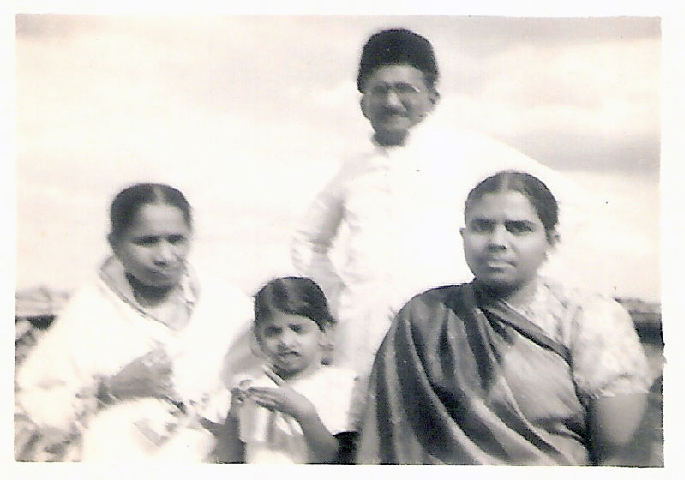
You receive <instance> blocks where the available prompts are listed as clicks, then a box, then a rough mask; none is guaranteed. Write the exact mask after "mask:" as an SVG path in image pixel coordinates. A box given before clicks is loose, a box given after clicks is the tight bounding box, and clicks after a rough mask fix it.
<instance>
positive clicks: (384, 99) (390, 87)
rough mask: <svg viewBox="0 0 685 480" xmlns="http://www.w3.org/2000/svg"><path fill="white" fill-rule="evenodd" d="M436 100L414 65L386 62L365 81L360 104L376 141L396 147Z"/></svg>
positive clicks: (434, 94)
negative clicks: (389, 63)
mask: <svg viewBox="0 0 685 480" xmlns="http://www.w3.org/2000/svg"><path fill="white" fill-rule="evenodd" d="M437 99H438V94H437V93H436V92H435V91H434V90H433V89H431V88H429V87H428V85H426V80H425V77H424V75H423V72H422V71H421V70H419V69H417V68H415V67H412V66H411V65H386V66H383V67H379V68H377V69H376V70H375V71H374V72H373V73H372V74H371V75H370V76H369V78H368V80H367V81H366V85H364V92H363V95H362V100H361V107H362V112H363V113H364V116H365V117H366V118H368V119H369V122H371V126H372V127H373V129H374V131H375V138H376V141H377V142H378V143H380V144H381V145H386V146H394V145H402V144H404V141H405V139H406V137H407V134H408V133H409V130H410V129H411V128H412V127H413V126H414V125H416V124H417V123H420V122H421V121H422V120H423V119H424V117H425V116H426V114H428V113H429V112H431V111H432V110H433V108H434V107H435V103H436V101H437Z"/></svg>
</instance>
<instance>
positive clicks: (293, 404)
mask: <svg viewBox="0 0 685 480" xmlns="http://www.w3.org/2000/svg"><path fill="white" fill-rule="evenodd" d="M265 373H266V375H267V376H268V377H269V378H270V379H271V380H273V382H274V383H275V384H276V385H278V388H268V387H250V388H249V389H248V393H249V395H250V398H252V399H253V400H254V401H255V403H257V404H258V405H260V406H262V407H264V408H268V409H269V410H277V411H279V412H282V413H285V414H286V415H290V416H291V417H293V418H294V419H295V420H297V421H301V420H303V419H306V418H308V417H310V416H312V415H317V413H316V409H315V408H314V405H312V402H310V401H309V400H308V399H307V398H306V397H304V396H302V395H300V394H299V393H297V392H296V391H295V390H293V389H292V388H291V387H290V386H289V385H287V384H286V383H285V382H284V381H283V380H282V379H281V378H280V377H279V376H278V375H276V374H275V373H273V372H272V371H271V370H266V369H265Z"/></svg>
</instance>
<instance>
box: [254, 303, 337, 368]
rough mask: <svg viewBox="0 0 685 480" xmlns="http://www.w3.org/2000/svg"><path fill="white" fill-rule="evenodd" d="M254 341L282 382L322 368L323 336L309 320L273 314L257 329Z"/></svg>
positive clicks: (317, 327) (301, 317)
mask: <svg viewBox="0 0 685 480" xmlns="http://www.w3.org/2000/svg"><path fill="white" fill-rule="evenodd" d="M256 334H257V339H258V340H259V345H260V346H261V348H262V351H263V352H264V354H265V355H266V356H267V358H268V359H269V361H270V362H271V364H272V367H273V369H274V371H275V372H276V373H277V374H278V375H279V376H280V377H281V378H283V379H288V378H292V377H295V376H298V375H299V374H301V373H306V372H310V371H314V370H316V369H317V368H319V366H320V365H321V350H322V347H321V346H322V344H323V343H324V335H325V334H324V332H323V331H321V329H320V328H319V326H318V325H317V324H316V322H314V321H313V320H311V319H310V318H308V317H304V316H302V315H292V314H289V313H283V312H276V313H275V314H274V315H272V316H271V318H268V319H265V320H263V321H262V322H261V323H260V324H259V326H258V327H257V332H256Z"/></svg>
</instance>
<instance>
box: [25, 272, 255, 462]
mask: <svg viewBox="0 0 685 480" xmlns="http://www.w3.org/2000/svg"><path fill="white" fill-rule="evenodd" d="M180 290H181V292H180V294H179V295H177V296H176V300H175V302H176V303H177V308H178V309H179V312H181V313H183V312H184V311H185V312H187V315H189V319H188V321H187V324H186V325H185V326H184V327H183V328H181V329H180V330H178V331H177V330H174V329H172V328H169V327H168V326H167V325H165V324H164V323H162V322H161V321H158V320H157V319H155V318H154V317H153V316H152V315H149V314H146V313H145V311H144V309H142V308H141V307H140V306H139V305H138V304H137V302H136V301H135V299H134V297H133V293H132V291H131V288H130V285H129V284H128V282H127V281H126V279H125V276H124V272H123V268H122V267H121V264H120V263H119V262H118V261H116V260H115V259H110V260H108V261H107V262H106V263H105V264H104V265H103V267H102V269H101V270H100V275H99V278H98V279H97V280H95V281H93V282H91V283H89V284H87V285H85V286H84V287H83V288H81V289H80V290H79V291H77V292H76V293H75V294H74V296H73V297H72V299H71V300H70V302H69V304H68V305H67V307H66V308H65V310H64V311H63V313H62V314H61V315H60V316H59V318H58V319H57V320H56V321H55V324H54V325H53V326H52V327H51V328H50V330H49V331H48V332H47V333H46V334H45V336H44V337H43V339H42V341H41V342H40V344H39V345H37V346H36V348H35V350H34V351H33V352H31V354H30V355H29V357H28V358H27V360H26V362H25V364H24V365H23V367H22V369H21V371H20V372H19V373H18V377H17V408H18V413H19V416H20V417H21V418H23V419H28V420H29V421H30V424H31V425H33V426H34V427H36V429H37V430H38V431H39V432H41V434H42V436H43V437H44V438H45V439H46V440H44V441H45V443H46V448H47V451H48V452H50V451H51V449H52V451H53V452H55V451H57V452H59V453H58V454H54V455H53V456H52V457H51V456H50V455H49V454H45V453H43V454H42V455H43V456H42V457H41V456H40V452H38V453H39V455H34V457H35V458H28V459H30V460H50V459H58V460H79V459H80V460H83V461H149V460H153V461H154V460H169V461H173V462H201V461H205V460H207V456H208V454H209V452H210V451H211V448H212V444H213V437H212V435H211V433H210V432H209V431H207V430H206V429H205V428H203V427H202V425H201V420H202V419H208V420H210V421H214V422H219V421H221V420H222V419H223V416H224V415H225V413H226V412H227V410H228V403H227V401H228V398H227V397H228V394H227V390H226V388H225V386H224V382H223V380H222V372H223V369H224V363H225V357H226V353H227V351H228V350H229V348H230V347H231V345H233V344H234V343H236V341H237V340H238V339H239V338H240V337H241V336H242V335H245V332H246V331H248V329H249V326H250V318H251V310H252V308H251V303H250V302H249V300H248V298H247V296H246V295H244V294H243V293H242V292H240V291H238V290H236V289H234V288H232V287H230V286H228V285H226V284H224V283H223V282H219V281H216V280H208V279H202V282H200V281H198V280H197V279H196V277H195V276H194V275H192V274H190V273H188V274H187V275H186V276H185V277H184V280H183V282H182V284H181V286H180ZM158 349H162V350H164V352H165V354H166V355H167V356H168V357H169V358H170V359H171V362H172V384H173V390H174V392H175V395H174V398H172V399H168V400H166V399H155V398H142V399H134V400H128V401H125V402H119V403H114V404H113V405H103V404H102V403H101V402H98V400H97V398H96V395H97V389H98V385H99V382H100V379H101V378H102V377H109V376H113V375H115V374H116V373H117V372H119V371H120V370H121V369H122V368H123V367H124V366H126V365H127V364H129V363H130V362H131V361H133V360H135V359H136V358H139V357H142V356H144V355H146V354H148V353H150V352H151V351H153V350H158ZM51 437H52V438H53V439H55V440H56V443H53V445H52V446H50V445H49V444H50V443H51V442H50V440H49V439H50V438H51ZM65 439H69V440H71V441H70V442H68V443H69V444H70V447H69V448H68V449H67V450H66V451H61V450H60V449H59V448H57V449H56V450H55V448H54V447H55V445H56V444H59V443H62V444H64V443H67V442H64V441H63V440H65Z"/></svg>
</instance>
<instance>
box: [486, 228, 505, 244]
mask: <svg viewBox="0 0 685 480" xmlns="http://www.w3.org/2000/svg"><path fill="white" fill-rule="evenodd" d="M506 242H507V229H506V228H505V227H504V225H499V226H496V227H495V228H494V229H493V230H492V232H491V233H490V236H489V237H488V245H489V246H490V247H491V248H506V245H507V243H506Z"/></svg>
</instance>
